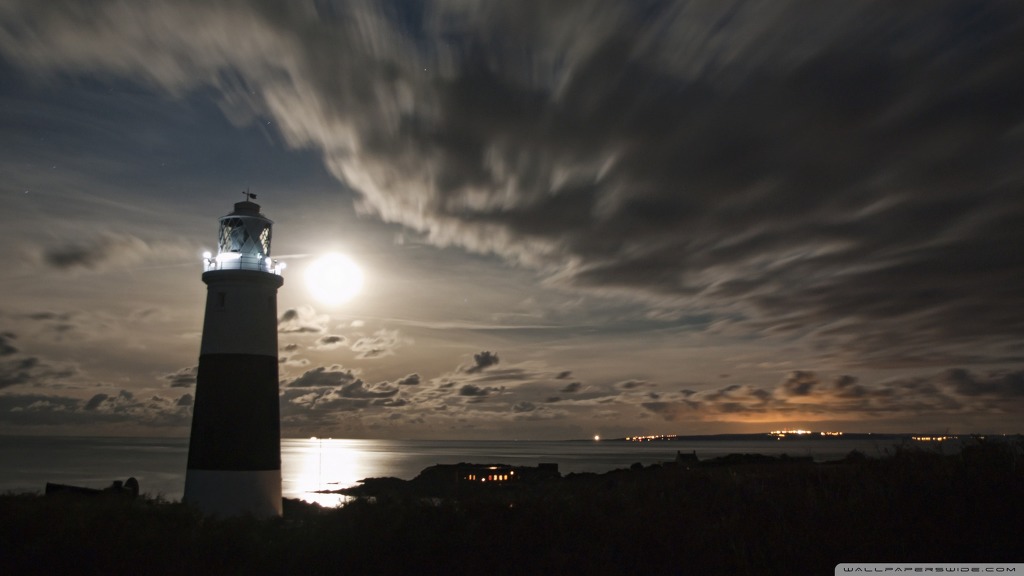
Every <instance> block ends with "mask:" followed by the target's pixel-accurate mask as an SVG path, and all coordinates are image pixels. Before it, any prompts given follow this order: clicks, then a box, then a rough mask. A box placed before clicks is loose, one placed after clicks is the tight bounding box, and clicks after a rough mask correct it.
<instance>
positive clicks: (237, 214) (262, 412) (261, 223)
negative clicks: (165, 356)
mask: <svg viewBox="0 0 1024 576" xmlns="http://www.w3.org/2000/svg"><path fill="white" fill-rule="evenodd" d="M243 194H245V201H243V202H237V203H236V204H235V209H234V210H233V211H232V212H231V213H230V214H227V215H225V216H222V217H221V218H220V230H219V234H218V240H217V255H216V256H213V255H212V254H210V253H209V252H207V253H205V254H203V259H204V264H203V282H204V283H205V284H206V286H207V291H206V315H205V319H204V320H203V338H202V343H201V345H200V352H199V371H198V374H197V377H196V393H195V403H194V406H193V411H192V434H191V437H190V439H189V448H188V466H187V471H186V475H185V494H184V497H183V499H182V500H183V501H184V502H186V503H188V504H190V505H192V506H195V507H196V508H198V509H199V510H201V511H203V512H205V513H207V514H213V515H218V516H236V515H242V514H251V515H253V516H256V517H267V516H280V515H281V508H282V502H281V416H280V406H279V404H278V402H279V400H278V367H277V290H278V288H280V287H281V285H282V284H283V283H284V280H283V279H282V278H281V270H282V269H283V268H284V265H283V264H281V263H279V262H277V261H276V260H273V259H272V258H271V257H270V240H271V228H272V226H273V222H272V221H271V220H270V219H268V218H267V217H265V216H264V215H263V214H261V213H260V207H259V205H258V204H255V203H254V202H252V201H251V200H253V199H255V198H256V195H255V194H252V193H250V192H249V190H248V189H246V190H245V191H244V192H243Z"/></svg>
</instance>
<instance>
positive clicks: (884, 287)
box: [0, 0, 1024, 439]
mask: <svg viewBox="0 0 1024 576" xmlns="http://www.w3.org/2000/svg"><path fill="white" fill-rule="evenodd" d="M247 188H248V189H250V190H251V191H252V192H253V193H255V194H257V195H258V200H257V202H259V203H260V204H261V206H262V208H263V212H264V214H266V215H267V216H268V217H270V218H271V219H273V220H274V221H275V228H274V246H273V253H274V255H275V256H277V257H280V258H281V259H282V260H283V261H285V262H287V263H288V268H287V269H286V270H285V272H284V277H285V284H284V287H283V288H282V289H281V291H280V292H279V296H278V308H279V310H278V311H279V316H280V322H279V344H280V358H281V362H280V375H281V394H282V418H283V434H284V435H286V436H309V435H318V436H322V437H327V436H333V437H369V438H466V439H473V438H507V439H515V438H518V439H544V438H550V439H560V438H584V437H590V436H593V435H594V434H600V435H602V436H605V437H613V436H621V435H626V434H649V433H688V434H702V433H708V434H710V433H722V432H760V431H766V430H770V429H775V428H781V427H790V428H795V427H802V428H810V429H814V430H845V431H848V432H852V431H864V432H866V431H875V432H946V431H949V432H953V433H969V432H984V433H1019V432H1021V431H1022V430H1021V428H1020V422H1021V417H1020V414H1021V411H1022V409H1024V5H1021V3H1020V2H1017V1H1009V0H1008V1H993V2H977V1H974V0H970V1H947V0H929V1H908V2H889V1H853V0H846V1H834V0H820V1H813V2H812V1H786V0H771V1H764V2H727V1H720V0H708V1H693V2H684V1H672V2H667V1H666V2H662V1H644V0H635V1H629V2H625V1H607V2H596V1H595V2H588V1H583V0H581V1H572V2H550V1H540V0H515V1H512V0H499V1H494V2H476V1H473V0H447V1H434V2H419V1H412V0H406V1H386V0H381V1H377V0H373V1H369V0H368V1H365V2H358V1H339V2H328V1H317V2H298V1H289V2H254V1H246V2H241V1H239V2H208V1H196V2H187V1H177V2H171V1H163V2H161V1H152V2H129V1H123V2H113V1H95V2H80V1H78V0H73V1H70V0H69V1H61V0H48V1H46V2H40V1H38V0H26V1H17V0H0V245H2V246H3V248H4V251H3V254H4V262H5V264H4V267H3V273H2V275H0V296H2V298H0V433H5V434H47V433H51V434H113V435H119V434H125V435H147V436H158V435H177V436H184V435H187V433H188V425H189V422H190V419H191V403H192V398H193V396H194V393H195V367H196V364H197V359H198V354H199V341H200V331H201V327H202V314H203V303H204V299H205V286H204V284H203V283H202V281H201V279H200V276H201V273H202V264H201V258H200V255H201V254H202V252H203V251H204V250H211V249H214V250H215V249H216V233H217V218H218V217H220V216H221V215H223V214H226V213H228V212H230V211H231V208H232V204H233V203H234V202H238V201H241V200H243V199H244V198H243V197H242V196H241V192H242V191H243V190H245V189H247ZM331 251H333V252H340V253H343V254H347V255H348V256H350V257H351V258H352V259H353V260H355V261H356V262H358V263H359V265H360V266H361V267H362V269H363V271H364V273H365V276H366V279H365V285H364V287H363V290H362V292H361V293H360V294H359V295H358V296H356V297H355V298H354V299H352V300H350V301H349V302H346V303H344V304H339V305H334V306H331V305H325V304H323V303H321V302H318V301H317V300H315V299H314V298H313V297H312V295H311V294H310V291H309V290H308V287H307V286H306V285H305V283H304V280H303V273H304V270H305V268H306V267H307V266H308V265H309V263H310V262H312V261H313V260H314V259H315V257H316V256H318V255H320V254H322V253H326V252H331Z"/></svg>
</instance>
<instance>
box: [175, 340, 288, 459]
mask: <svg viewBox="0 0 1024 576" xmlns="http://www.w3.org/2000/svg"><path fill="white" fill-rule="evenodd" d="M277 378H278V376H277V358H276V357H272V356H263V355H256V354H204V355H202V356H200V357H199V372H198V375H197V379H196V398H195V404H194V407H193V410H192V436H191V439H190V440H189V447H188V468H189V469H190V470H237V471H241V470H280V469H281V409H280V404H279V400H278V384H277Z"/></svg>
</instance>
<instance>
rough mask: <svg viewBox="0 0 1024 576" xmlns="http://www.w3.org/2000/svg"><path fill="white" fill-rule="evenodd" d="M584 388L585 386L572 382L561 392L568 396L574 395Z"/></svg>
mask: <svg viewBox="0 0 1024 576" xmlns="http://www.w3.org/2000/svg"><path fill="white" fill-rule="evenodd" d="M582 387H583V384H581V383H579V382H570V383H568V384H566V385H565V388H562V390H561V391H562V392H564V393H566V394H573V393H576V392H579V391H580V388H582Z"/></svg>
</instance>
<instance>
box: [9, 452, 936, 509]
mask: <svg viewBox="0 0 1024 576" xmlns="http://www.w3.org/2000/svg"><path fill="white" fill-rule="evenodd" d="M898 444H899V440H897V439H895V438H892V437H878V438H865V437H858V438H849V439H847V438H829V439H819V438H809V439H802V438H785V439H783V440H782V441H779V440H778V439H776V438H773V437H770V436H768V435H764V436H761V435H744V436H742V437H735V436H731V437H725V438H723V437H687V438H685V439H676V440H672V441H651V442H629V441H625V440H565V441H520V440H515V441H493V440H365V439H339V438H283V439H282V440H281V477H282V493H283V495H284V497H286V498H296V499H300V500H304V501H306V502H311V503H317V504H320V505H323V506H338V505H343V504H344V503H345V502H347V501H348V497H346V496H343V495H340V494H325V493H322V492H321V491H326V490H337V489H339V488H345V487H350V486H355V485H358V484H359V481H360V480H362V479H364V478H375V477H385V476H391V477H395V478H402V479H405V480H409V479H412V478H414V477H415V476H416V475H417V474H419V472H420V471H421V470H423V469H424V468H427V467H428V466H432V465H434V464H457V463H459V462H470V463H476V464H509V465H519V466H536V465H537V464H539V463H555V464H557V465H558V469H559V471H560V472H561V473H562V474H563V475H564V474H570V473H580V472H595V473H603V472H608V471H610V470H614V469H617V468H628V467H630V466H631V465H632V464H634V463H640V464H642V465H645V466H647V465H650V464H655V463H660V462H666V461H671V460H673V459H674V458H675V456H676V452H677V451H679V452H683V453H686V454H690V453H695V454H696V455H697V457H698V458H699V459H701V460H704V459H709V458H716V457H720V456H725V455H728V454H764V455H775V456H777V455H781V454H787V455H789V456H804V457H806V456H810V457H811V458H813V459H814V460H815V461H827V460H838V459H841V458H843V457H844V456H845V455H846V454H848V453H850V452H851V451H852V450H859V451H860V452H862V453H864V454H865V455H866V456H868V457H881V456H884V455H886V454H888V453H891V452H892V451H893V450H894V449H895V447H896V446H897V445H898ZM944 448H946V449H948V448H949V446H948V445H947V446H945V447H943V446H941V445H937V446H935V447H934V448H933V449H939V450H941V449H944ZM187 457H188V439H187V438H108V437H53V436H46V437H43V436H32V437H18V436H0V493H24V492H32V493H42V492H43V490H44V489H45V486H46V483H47V482H54V483H58V484H71V485H75V486H85V487H90V488H104V487H107V486H110V485H111V483H112V482H113V481H115V480H125V479H127V478H128V477H130V476H133V477H135V478H136V479H137V480H138V481H139V485H140V488H141V491H142V493H144V494H147V495H149V496H151V497H160V498H163V499H165V500H170V501H176V500H180V499H181V496H182V493H183V491H184V487H185V467H186V461H187Z"/></svg>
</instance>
